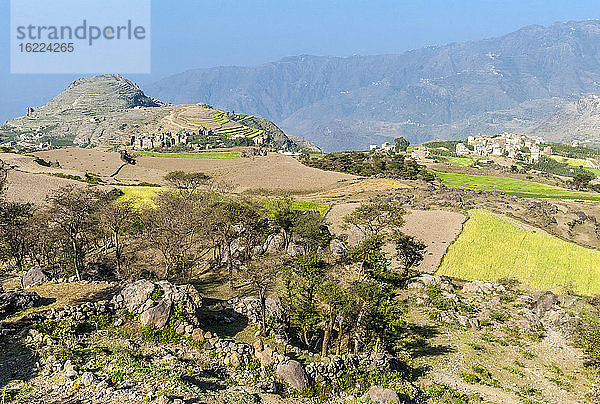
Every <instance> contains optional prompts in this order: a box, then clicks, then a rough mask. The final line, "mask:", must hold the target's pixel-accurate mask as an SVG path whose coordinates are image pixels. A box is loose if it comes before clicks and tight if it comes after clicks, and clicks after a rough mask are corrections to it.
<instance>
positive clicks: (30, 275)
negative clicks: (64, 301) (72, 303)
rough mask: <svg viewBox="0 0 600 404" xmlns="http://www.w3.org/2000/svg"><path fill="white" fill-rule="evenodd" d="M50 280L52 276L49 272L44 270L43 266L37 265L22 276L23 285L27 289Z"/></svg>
mask: <svg viewBox="0 0 600 404" xmlns="http://www.w3.org/2000/svg"><path fill="white" fill-rule="evenodd" d="M50 280H51V277H50V275H49V274H47V273H46V272H44V271H42V269H41V268H39V267H35V268H31V269H30V270H29V271H27V272H25V275H23V277H22V278H21V285H22V286H23V288H24V289H27V288H29V287H31V286H33V285H37V284H39V283H45V282H50Z"/></svg>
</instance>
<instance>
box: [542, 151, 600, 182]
mask: <svg viewBox="0 0 600 404" xmlns="http://www.w3.org/2000/svg"><path fill="white" fill-rule="evenodd" d="M547 157H550V158H551V159H554V160H556V161H558V162H559V163H563V164H568V165H570V166H571V167H582V168H585V169H586V170H587V171H589V172H591V173H592V174H594V175H596V176H598V177H600V170H597V169H595V168H592V167H591V166H590V163H588V162H587V160H584V159H572V158H569V157H563V156H555V155H552V156H547Z"/></svg>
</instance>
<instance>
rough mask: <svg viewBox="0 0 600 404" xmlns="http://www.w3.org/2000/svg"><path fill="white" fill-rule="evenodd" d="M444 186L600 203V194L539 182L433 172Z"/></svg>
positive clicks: (525, 196)
mask: <svg viewBox="0 0 600 404" xmlns="http://www.w3.org/2000/svg"><path fill="white" fill-rule="evenodd" d="M433 173H434V174H435V175H437V176H438V177H439V178H440V179H441V180H442V182H443V183H444V185H446V186H448V187H452V188H468V189H476V190H481V191H500V192H505V193H506V194H508V195H513V196H520V197H522V198H547V199H548V198H549V199H572V200H587V201H600V193H593V192H579V191H572V190H569V189H565V188H559V187H555V186H552V185H548V184H542V183H539V182H532V181H525V180H520V179H516V178H508V177H493V176H485V175H470V174H457V173H444V172H440V171H433Z"/></svg>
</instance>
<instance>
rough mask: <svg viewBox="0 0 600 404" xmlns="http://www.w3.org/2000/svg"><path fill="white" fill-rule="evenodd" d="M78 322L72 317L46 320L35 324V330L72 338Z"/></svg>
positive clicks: (56, 336) (58, 336)
mask: <svg viewBox="0 0 600 404" xmlns="http://www.w3.org/2000/svg"><path fill="white" fill-rule="evenodd" d="M77 328H78V324H77V322H76V321H75V320H73V319H72V318H70V317H69V318H63V319H62V320H59V321H55V320H46V321H43V322H41V323H39V324H38V325H37V330H38V331H39V332H41V333H43V334H47V335H50V336H52V337H55V338H61V339H62V338H73V337H74V336H75V333H76V332H77Z"/></svg>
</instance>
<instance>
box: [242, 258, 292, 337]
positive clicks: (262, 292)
mask: <svg viewBox="0 0 600 404" xmlns="http://www.w3.org/2000/svg"><path fill="white" fill-rule="evenodd" d="M284 262H285V258H284V257H283V256H282V255H281V254H265V255H263V256H260V257H258V258H257V259H256V260H254V261H252V262H251V263H250V264H249V265H247V266H246V268H245V269H244V270H243V271H242V272H241V275H242V277H243V278H244V279H246V280H247V281H248V282H249V284H250V287H251V288H252V289H253V290H254V292H255V293H257V294H258V299H259V301H260V321H261V326H262V327H261V328H262V330H261V332H262V335H263V336H266V331H267V304H266V299H267V293H268V292H269V291H270V290H271V289H272V288H273V286H274V285H275V284H276V281H277V279H278V277H279V275H280V274H281V272H282V271H283V268H284V265H285V264H284Z"/></svg>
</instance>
